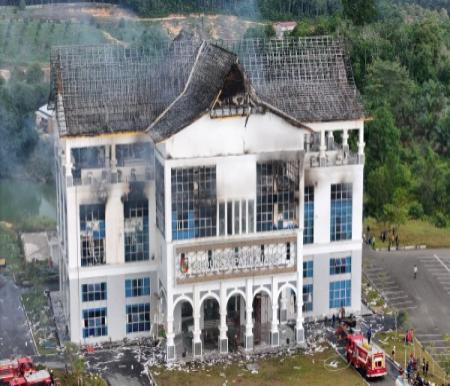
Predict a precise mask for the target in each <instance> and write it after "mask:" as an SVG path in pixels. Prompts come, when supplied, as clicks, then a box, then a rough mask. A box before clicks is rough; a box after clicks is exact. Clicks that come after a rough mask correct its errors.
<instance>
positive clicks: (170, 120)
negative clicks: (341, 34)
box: [50, 36, 364, 142]
mask: <svg viewBox="0 0 450 386" xmlns="http://www.w3.org/2000/svg"><path fill="white" fill-rule="evenodd" d="M236 68H238V69H239V71H240V72H241V73H242V76H241V78H242V79H243V81H244V83H245V85H244V88H245V90H246V95H247V96H248V98H247V100H249V101H251V103H250V105H251V108H250V109H247V110H246V112H247V114H249V113H252V112H253V111H261V109H269V110H271V111H273V112H274V113H276V114H278V115H281V116H283V117H284V118H286V119H289V120H290V121H291V122H293V123H294V124H296V125H298V126H302V123H307V122H323V121H334V120H352V119H361V118H363V117H364V111H363V107H362V104H361V102H360V97H359V93H358V91H357V89H356V87H355V84H354V81H353V77H352V74H351V70H350V66H349V65H348V62H347V61H346V57H345V49H344V45H343V44H342V42H341V41H340V40H339V39H335V38H332V37H328V36H322V37H312V38H300V39H288V40H260V39H246V40H241V41H214V42H213V41H203V42H202V41H200V40H195V39H194V40H186V39H176V40H174V41H173V42H171V43H169V44H161V45H159V46H155V47H152V48H151V49H134V48H124V47H121V46H113V45H107V46H75V47H56V48H54V49H53V50H52V54H51V94H50V106H53V107H54V108H56V111H57V117H58V119H59V121H60V128H61V130H60V132H61V135H96V134H100V133H105V132H122V131H144V130H148V131H149V133H150V135H151V136H152V138H153V140H154V141H155V142H159V141H162V140H164V139H166V138H168V137H170V136H172V135H173V134H175V133H176V132H178V131H179V130H181V129H182V128H184V127H186V126H187V125H189V124H190V123H192V122H193V121H194V120H196V119H197V118H199V117H200V116H201V115H203V114H204V113H206V112H208V111H209V110H211V108H212V107H213V105H214V101H216V100H217V98H218V96H219V95H220V93H221V90H222V88H223V87H224V84H225V81H226V79H227V76H228V75H229V73H230V72H231V71H233V69H234V70H235V69H236ZM228 77H229V76H228Z"/></svg>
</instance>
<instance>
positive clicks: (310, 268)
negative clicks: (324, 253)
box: [303, 260, 314, 278]
mask: <svg viewBox="0 0 450 386" xmlns="http://www.w3.org/2000/svg"><path fill="white" fill-rule="evenodd" d="M313 274H314V261H313V260H309V261H304V262H303V277H305V278H306V277H313Z"/></svg>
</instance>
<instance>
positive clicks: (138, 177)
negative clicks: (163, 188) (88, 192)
mask: <svg viewBox="0 0 450 386" xmlns="http://www.w3.org/2000/svg"><path fill="white" fill-rule="evenodd" d="M153 179H154V172H153V169H152V168H149V167H118V168H117V172H115V173H113V172H112V171H111V169H84V170H82V171H81V177H78V178H75V177H74V178H73V185H76V186H80V185H87V186H89V185H98V184H102V183H103V184H117V183H123V182H125V183H129V182H136V181H139V182H146V181H151V180H153ZM69 185H70V184H69Z"/></svg>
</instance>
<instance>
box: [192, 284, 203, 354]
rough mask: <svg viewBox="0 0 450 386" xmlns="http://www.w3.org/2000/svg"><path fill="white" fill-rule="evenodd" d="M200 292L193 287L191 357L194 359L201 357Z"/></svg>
mask: <svg viewBox="0 0 450 386" xmlns="http://www.w3.org/2000/svg"><path fill="white" fill-rule="evenodd" d="M200 306H201V305H200V291H199V289H198V287H197V286H194V310H193V313H194V333H193V335H194V339H193V340H192V356H193V357H194V358H197V357H201V356H202V340H201V338H200V335H201V332H202V331H201V329H200Z"/></svg>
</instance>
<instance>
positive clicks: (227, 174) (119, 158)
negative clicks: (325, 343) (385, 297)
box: [50, 36, 364, 361]
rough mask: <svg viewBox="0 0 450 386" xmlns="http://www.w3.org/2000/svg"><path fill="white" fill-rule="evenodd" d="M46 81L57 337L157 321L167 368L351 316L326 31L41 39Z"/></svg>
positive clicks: (354, 138)
mask: <svg viewBox="0 0 450 386" xmlns="http://www.w3.org/2000/svg"><path fill="white" fill-rule="evenodd" d="M51 80H52V87H51V95H50V106H51V107H52V108H54V109H55V113H56V114H55V116H56V118H55V119H56V123H57V135H56V149H57V151H56V158H57V159H56V163H57V190H58V192H57V194H58V231H59V241H60V246H61V259H62V261H61V264H60V269H61V292H62V294H63V299H64V307H65V313H66V317H67V326H68V329H69V331H70V339H71V340H72V341H74V342H78V343H82V344H83V343H95V342H101V341H107V340H108V341H109V340H121V339H123V338H125V337H127V338H135V337H140V336H148V335H151V334H155V333H156V330H157V326H158V329H159V330H160V328H161V327H162V328H164V331H165V335H166V338H167V339H166V345H167V360H168V361H172V360H175V359H177V358H181V356H185V355H188V356H189V355H192V356H193V357H201V356H203V355H205V354H207V353H208V351H209V350H214V351H216V350H217V351H220V352H222V353H223V352H229V351H233V350H247V351H249V350H258V349H259V348H264V347H267V346H272V347H277V346H285V345H295V344H302V343H303V342H304V330H303V323H304V321H305V319H307V318H315V317H323V316H325V315H331V314H333V313H337V312H338V311H339V309H341V308H342V307H344V308H345V309H346V310H347V312H353V313H358V312H359V311H360V307H361V305H360V303H361V295H360V294H361V248H362V240H361V238H362V236H361V235H362V200H363V166H364V133H363V131H364V111H363V109H362V105H361V102H360V98H359V94H358V92H357V90H356V87H355V84H354V81H353V78H352V75H351V69H350V66H349V64H348V62H347V59H346V56H345V49H344V45H343V44H342V42H341V41H340V40H339V39H334V38H331V37H326V36H325V37H312V38H302V39H294V40H266V41H264V40H242V41H220V42H218V41H200V40H185V39H183V38H181V39H176V40H175V41H174V42H172V43H170V44H165V45H161V46H155V47H152V48H151V49H146V50H144V49H134V48H124V47H118V46H82V47H58V48H54V49H53V50H52V55H51Z"/></svg>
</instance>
